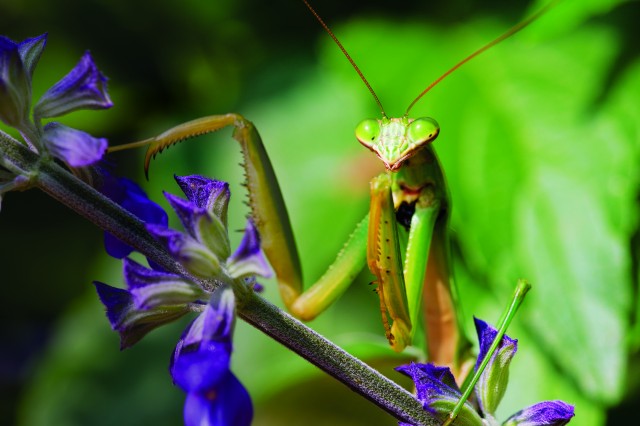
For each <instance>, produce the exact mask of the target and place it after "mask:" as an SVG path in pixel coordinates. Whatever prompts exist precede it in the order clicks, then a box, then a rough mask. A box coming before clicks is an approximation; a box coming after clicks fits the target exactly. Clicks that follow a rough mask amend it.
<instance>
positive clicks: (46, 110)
mask: <svg viewBox="0 0 640 426" xmlns="http://www.w3.org/2000/svg"><path fill="white" fill-rule="evenodd" d="M112 106H113V103H112V102H111V99H109V95H108V94H107V78H106V77H105V76H104V75H103V74H102V73H101V72H100V70H98V67H97V66H96V64H95V63H94V62H93V59H92V58H91V54H90V53H89V52H86V53H85V54H84V55H83V56H82V58H80V62H78V64H77V65H76V66H75V67H74V68H73V69H72V70H71V71H70V72H69V74H67V75H66V76H64V77H63V78H62V80H60V81H59V82H57V83H56V84H55V85H53V86H52V87H51V88H50V89H49V90H47V92H46V93H45V94H44V95H42V97H41V98H40V100H39V101H38V103H37V104H36V106H35V107H34V115H35V116H36V117H39V118H47V117H59V116H61V115H65V114H68V113H70V112H72V111H76V110H78V109H105V108H111V107H112Z"/></svg>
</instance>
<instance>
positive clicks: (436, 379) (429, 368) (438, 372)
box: [396, 362, 462, 414]
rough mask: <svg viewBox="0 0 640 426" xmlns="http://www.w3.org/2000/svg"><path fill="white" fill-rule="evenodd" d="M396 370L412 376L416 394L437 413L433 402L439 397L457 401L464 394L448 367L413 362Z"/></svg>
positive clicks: (428, 408)
mask: <svg viewBox="0 0 640 426" xmlns="http://www.w3.org/2000/svg"><path fill="white" fill-rule="evenodd" d="M396 371H399V372H401V373H402V374H404V375H406V376H409V377H411V379H412V380H413V382H414V383H415V385H416V396H417V398H418V400H419V401H421V402H422V403H424V404H426V406H425V408H427V410H428V411H431V412H432V413H434V414H435V411H434V410H433V409H432V408H431V405H432V403H433V402H435V401H436V400H439V399H443V398H446V399H451V400H454V401H456V402H457V400H458V399H459V398H460V397H461V396H462V394H461V392H460V389H459V388H458V385H456V381H455V379H454V377H453V374H451V370H450V369H449V368H448V367H438V366H436V365H434V364H431V363H429V364H419V363H413V362H412V363H411V364H407V365H402V366H400V367H397V368H396Z"/></svg>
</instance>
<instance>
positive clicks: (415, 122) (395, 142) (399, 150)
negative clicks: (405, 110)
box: [356, 116, 440, 171]
mask: <svg viewBox="0 0 640 426" xmlns="http://www.w3.org/2000/svg"><path fill="white" fill-rule="evenodd" d="M439 132H440V126H438V123H437V122H436V121H435V120H434V119H433V118H429V117H422V118H417V119H412V118H408V117H406V116H404V117H401V118H387V117H383V118H381V119H378V120H376V119H372V118H369V119H366V120H363V121H362V122H360V124H358V126H357V127H356V138H358V140H359V141H360V143H361V144H363V145H364V146H366V147H367V148H369V149H370V150H371V151H373V152H375V153H376V155H377V156H378V157H379V158H380V159H381V160H382V162H383V163H384V165H385V167H386V168H387V170H389V171H396V170H398V169H399V168H400V167H401V166H402V163H403V162H404V161H405V160H406V159H408V158H410V157H411V156H413V155H414V154H415V153H416V152H418V151H419V150H420V148H422V147H423V146H425V145H427V144H429V143H431V142H432V141H433V140H434V139H435V138H436V137H438V133H439Z"/></svg>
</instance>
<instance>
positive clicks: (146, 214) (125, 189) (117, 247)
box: [97, 169, 169, 269]
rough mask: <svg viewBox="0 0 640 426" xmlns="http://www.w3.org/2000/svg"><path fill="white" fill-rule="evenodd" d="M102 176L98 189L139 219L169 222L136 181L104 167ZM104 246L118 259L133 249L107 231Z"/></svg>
mask: <svg viewBox="0 0 640 426" xmlns="http://www.w3.org/2000/svg"><path fill="white" fill-rule="evenodd" d="M101 177H102V182H101V183H100V185H99V186H98V188H97V189H98V191H100V192H101V193H103V194H104V195H105V196H106V197H107V198H109V199H111V200H112V201H113V202H115V203H116V204H119V205H120V206H122V208H124V209H125V210H127V211H129V212H130V213H131V214H133V215H134V216H136V217H137V218H138V219H140V220H141V221H143V222H145V223H153V224H157V225H163V226H166V225H167V223H169V217H168V216H167V213H166V212H165V211H164V210H163V209H162V207H160V206H159V205H158V204H156V203H154V202H153V201H151V200H150V199H149V198H148V197H147V194H145V192H144V191H143V190H142V188H140V187H139V186H138V185H137V184H136V183H135V182H133V181H132V180H130V179H127V178H116V177H115V176H113V175H112V174H111V173H109V172H107V171H105V170H104V169H103V170H102V171H101ZM104 247H105V250H106V251H107V253H108V254H109V255H110V256H112V257H115V258H116V259H122V258H124V257H127V256H128V255H129V254H130V253H131V252H132V251H133V248H132V247H131V246H129V245H127V244H125V243H123V242H122V241H120V240H119V239H118V238H116V237H114V236H113V235H111V234H109V233H107V232H105V234H104ZM154 269H155V268H154Z"/></svg>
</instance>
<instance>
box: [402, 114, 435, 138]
mask: <svg viewBox="0 0 640 426" xmlns="http://www.w3.org/2000/svg"><path fill="white" fill-rule="evenodd" d="M438 133H440V126H439V125H438V122H437V121H436V120H434V119H433V118H430V117H421V118H417V119H415V120H413V121H412V122H411V124H409V127H408V128H407V138H408V139H409V140H410V141H411V143H420V142H430V141H432V140H434V139H435V138H436V137H437V136H438Z"/></svg>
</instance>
